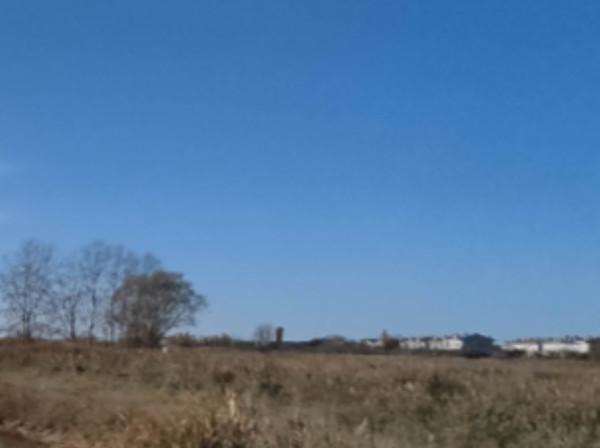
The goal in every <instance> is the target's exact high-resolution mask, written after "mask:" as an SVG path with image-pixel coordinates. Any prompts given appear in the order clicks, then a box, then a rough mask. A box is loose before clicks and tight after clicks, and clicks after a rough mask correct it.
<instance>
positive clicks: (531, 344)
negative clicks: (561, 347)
mask: <svg viewBox="0 0 600 448" xmlns="http://www.w3.org/2000/svg"><path fill="white" fill-rule="evenodd" d="M502 350H504V351H507V352H523V353H525V354H526V355H527V356H534V355H536V354H538V353H541V351H542V349H541V342H539V341H537V340H533V339H532V340H525V341H523V340H518V341H509V342H507V343H506V344H504V345H503V346H502Z"/></svg>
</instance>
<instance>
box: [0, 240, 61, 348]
mask: <svg viewBox="0 0 600 448" xmlns="http://www.w3.org/2000/svg"><path fill="white" fill-rule="evenodd" d="M54 282H55V265H54V250H53V248H52V247H51V246H49V245H47V244H43V243H40V242H37V241H33V240H30V241H26V242H24V243H23V244H22V245H21V247H20V248H19V249H18V250H17V252H15V253H14V254H12V255H11V256H9V257H8V258H7V260H6V265H5V269H4V271H3V272H2V273H1V274H0V294H1V299H2V302H3V304H4V307H5V310H4V311H5V312H4V315H5V318H6V321H7V322H6V323H7V329H8V331H9V332H10V333H12V334H15V335H17V336H18V337H21V338H23V339H27V340H31V339H33V338H35V337H38V336H40V335H41V334H42V333H43V332H44V330H46V329H47V322H44V317H45V316H46V313H47V312H48V307H49V304H50V302H51V299H52V296H53V293H54Z"/></svg>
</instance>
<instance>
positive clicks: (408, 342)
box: [400, 338, 427, 350]
mask: <svg viewBox="0 0 600 448" xmlns="http://www.w3.org/2000/svg"><path fill="white" fill-rule="evenodd" d="M400 348H401V349H403V350H427V341H426V340H425V339H424V338H403V339H400Z"/></svg>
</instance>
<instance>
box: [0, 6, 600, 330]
mask: <svg viewBox="0 0 600 448" xmlns="http://www.w3.org/2000/svg"><path fill="white" fill-rule="evenodd" d="M0 64H1V65H0V252H6V251H9V250H12V249H14V248H15V247H16V246H17V244H18V243H19V242H20V241H21V240H23V239H25V238H28V237H36V238H38V239H42V240H46V241H49V242H52V243H54V244H55V245H56V246H57V247H58V248H60V249H61V250H63V251H64V252H66V251H68V250H71V249H73V248H75V247H78V246H80V245H82V244H84V243H86V242H89V241H91V240H94V239H103V240H105V241H107V242H114V243H123V244H126V245H128V246H130V247H131V248H133V249H136V250H140V251H142V250H148V251H152V252H154V253H156V254H157V255H158V256H159V257H160V258H162V259H163V261H164V262H165V264H166V265H167V266H168V267H170V268H171V269H175V270H181V271H183V272H185V273H186V274H187V276H188V277H189V278H190V279H191V280H192V281H193V282H194V284H195V286H196V287H197V289H199V290H200V291H202V292H204V293H205V294H206V295H207V296H208V299H209V301H210V303H211V308H210V311H209V312H208V313H207V314H206V315H205V316H203V317H202V318H201V320H200V326H199V329H198V332H199V333H202V334H210V333H220V332H230V333H232V334H235V335H240V336H249V335H250V334H251V333H252V330H253V329H254V327H255V326H256V325H257V324H259V323H263V322H272V323H275V324H281V325H284V326H285V327H286V328H287V330H288V335H289V336H290V337H291V338H303V337H311V336H318V335H325V334H331V333H340V334H344V335H347V336H352V337H361V336H371V335H377V334H378V333H379V332H380V331H381V330H382V329H384V328H385V329H387V330H388V331H390V332H393V333H401V334H428V333H447V332H462V331H483V332H486V333H490V334H492V335H493V336H495V337H497V338H500V339H503V338H508V337H512V336H526V335H560V334H565V333H581V334H598V333H600V227H599V224H600V135H599V134H600V89H599V87H598V86H599V85H600V4H599V3H598V2H597V1H585V0H581V1H577V2H564V1H543V2H542V1H527V0H497V1H481V0H469V1H458V2H455V1H454V2H453V1H417V0H413V1H401V0H398V1H383V0H380V1H364V0H361V1H353V0H350V1H349V0H344V1H322V0H318V1H309V0H306V1H283V0H271V1H258V0H257V1H234V0H231V1H229V0H228V1H223V0H218V1H217V0H215V1H183V0H182V1H178V2H167V1H149V0H143V1H127V2H124V1H107V0H102V1H86V2H82V1H79V0H72V1H62V0H56V1H28V2H24V1H21V0H4V1H2V4H1V5H0Z"/></svg>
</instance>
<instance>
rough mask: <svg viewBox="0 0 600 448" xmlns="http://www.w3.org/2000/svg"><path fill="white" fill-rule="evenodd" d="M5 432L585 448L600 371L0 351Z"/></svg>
mask: <svg viewBox="0 0 600 448" xmlns="http://www.w3.org/2000/svg"><path fill="white" fill-rule="evenodd" d="M0 425H1V427H2V431H3V432H4V433H13V434H21V435H24V436H26V437H28V438H31V439H37V440H39V441H42V442H44V443H45V444H48V445H49V446H56V447H59V446H60V447H67V448H68V447H73V448H75V447H81V448H83V447H114V448H125V447H127V448H136V447H144V448H166V447H179V448H251V447H252V448H253V447H299V448H300V447H306V448H308V447H316V448H321V447H378V448H379V447H381V448H391V447H414V448H422V447H440V448H442V447H444V448H454V447H472V448H486V447H490V448H492V447H498V448H508V447H542V446H543V447H546V448H555V447H556V448H558V447H582V448H583V447H586V448H587V447H596V446H600V367H599V366H598V365H596V364H595V363H593V362H584V361H577V360H527V359H510V360H507V359H504V360H499V359H479V360H471V359H462V358H450V357H431V356H430V357H426V356H414V355H413V356H411V355H392V356H385V355H356V354H353V355H350V354H314V353H300V352H293V351H290V352H278V351H271V352H258V351H241V350H236V349H226V348H176V349H170V350H169V352H168V353H163V352H162V351H161V350H153V349H141V348H140V349H135V348H127V347H121V346H117V345H108V344H107V345H100V344H96V345H90V344H81V343H75V342H70V343H66V342H60V343H59V342H33V343H32V342H28V343H24V342H18V341H8V340H4V341H3V342H2V344H1V345H0Z"/></svg>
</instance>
